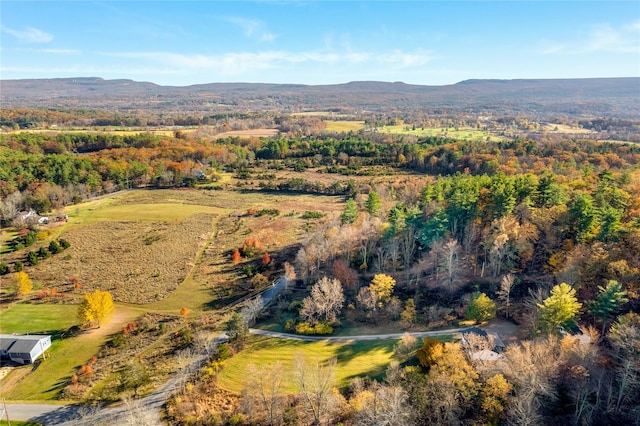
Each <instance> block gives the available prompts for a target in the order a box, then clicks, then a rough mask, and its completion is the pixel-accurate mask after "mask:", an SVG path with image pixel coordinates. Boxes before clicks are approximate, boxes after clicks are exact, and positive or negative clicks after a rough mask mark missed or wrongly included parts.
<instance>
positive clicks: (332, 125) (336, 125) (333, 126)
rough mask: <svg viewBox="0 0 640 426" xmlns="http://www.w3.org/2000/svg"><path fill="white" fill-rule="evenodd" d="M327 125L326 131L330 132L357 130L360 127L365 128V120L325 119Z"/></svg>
mask: <svg viewBox="0 0 640 426" xmlns="http://www.w3.org/2000/svg"><path fill="white" fill-rule="evenodd" d="M325 123H326V124H327V127H326V128H325V130H326V131H329V132H349V131H354V132H357V131H358V130H360V129H364V121H348V120H336V121H325Z"/></svg>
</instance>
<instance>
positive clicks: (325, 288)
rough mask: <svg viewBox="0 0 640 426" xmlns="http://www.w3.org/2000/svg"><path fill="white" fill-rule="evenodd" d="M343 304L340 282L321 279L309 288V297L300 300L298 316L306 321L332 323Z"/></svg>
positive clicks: (326, 278) (325, 278)
mask: <svg viewBox="0 0 640 426" xmlns="http://www.w3.org/2000/svg"><path fill="white" fill-rule="evenodd" d="M343 304H344V292H343V291H342V284H340V281H338V280H337V279H335V278H333V279H331V278H328V277H323V278H322V279H321V280H320V281H318V282H317V283H316V284H315V285H314V286H313V287H312V288H311V295H310V296H307V297H305V298H304V299H303V300H302V309H301V310H300V316H301V317H302V318H304V319H305V320H307V321H311V322H316V321H323V320H324V321H329V322H334V321H335V320H336V316H337V315H338V313H340V310H341V309H342V305H343Z"/></svg>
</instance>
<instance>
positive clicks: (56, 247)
mask: <svg viewBox="0 0 640 426" xmlns="http://www.w3.org/2000/svg"><path fill="white" fill-rule="evenodd" d="M49 251H50V252H51V254H58V253H60V252H62V247H61V246H60V244H59V243H58V242H57V241H51V242H50V243H49Z"/></svg>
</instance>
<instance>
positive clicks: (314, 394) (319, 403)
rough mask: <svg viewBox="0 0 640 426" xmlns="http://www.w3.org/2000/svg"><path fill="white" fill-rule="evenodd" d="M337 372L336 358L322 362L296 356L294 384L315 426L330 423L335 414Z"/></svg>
mask: <svg viewBox="0 0 640 426" xmlns="http://www.w3.org/2000/svg"><path fill="white" fill-rule="evenodd" d="M335 370H336V359H335V358H331V359H329V360H327V361H320V360H318V359H311V360H310V359H307V358H306V357H305V356H304V355H303V354H302V353H298V354H297V355H296V358H295V366H294V372H293V374H294V382H295V384H296V386H297V387H298V392H299V394H300V397H301V399H302V402H303V405H304V408H305V411H307V413H309V415H310V416H311V418H312V419H313V425H314V426H319V425H322V424H326V423H328V421H329V420H330V418H331V415H332V414H333V409H334V403H335V401H334V395H333V387H334V384H335Z"/></svg>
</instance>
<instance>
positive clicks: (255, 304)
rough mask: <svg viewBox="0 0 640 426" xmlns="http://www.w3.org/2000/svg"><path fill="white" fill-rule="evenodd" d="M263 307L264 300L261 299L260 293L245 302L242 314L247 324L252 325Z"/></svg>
mask: <svg viewBox="0 0 640 426" xmlns="http://www.w3.org/2000/svg"><path fill="white" fill-rule="evenodd" d="M263 308H264V301H263V300H262V296H261V295H258V296H256V297H254V298H253V299H250V300H249V301H248V302H247V304H246V305H245V307H244V308H242V314H243V315H244V318H245V320H246V321H247V324H248V325H253V324H254V323H255V322H256V318H257V317H258V314H260V312H261V311H262V309H263Z"/></svg>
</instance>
